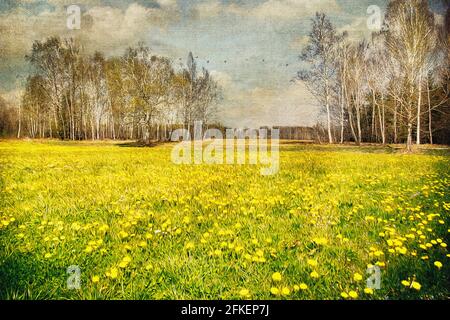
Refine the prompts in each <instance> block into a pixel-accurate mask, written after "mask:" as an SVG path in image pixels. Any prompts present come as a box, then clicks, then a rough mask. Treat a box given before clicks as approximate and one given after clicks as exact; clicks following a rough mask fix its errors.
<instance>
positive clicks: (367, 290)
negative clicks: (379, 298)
mask: <svg viewBox="0 0 450 320" xmlns="http://www.w3.org/2000/svg"><path fill="white" fill-rule="evenodd" d="M364 293H365V294H373V289H372V288H365V289H364Z"/></svg>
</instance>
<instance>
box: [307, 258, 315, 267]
mask: <svg viewBox="0 0 450 320" xmlns="http://www.w3.org/2000/svg"><path fill="white" fill-rule="evenodd" d="M306 262H307V263H308V264H309V265H310V266H311V267H316V266H317V261H316V260H314V259H308V260H307V261H306Z"/></svg>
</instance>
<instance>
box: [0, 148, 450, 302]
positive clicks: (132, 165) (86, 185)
mask: <svg viewBox="0 0 450 320" xmlns="http://www.w3.org/2000/svg"><path fill="white" fill-rule="evenodd" d="M171 149H172V145H170V144H167V145H160V146H156V147H153V148H139V147H132V146H130V145H127V144H114V143H112V142H109V143H88V142H83V143H76V142H57V141H46V142H44V141H35V142H32V141H28V142H25V141H0V188H1V193H0V298H3V299H239V298H248V297H250V298H252V299H272V298H273V299H341V298H342V297H341V293H342V292H346V293H348V292H350V291H355V292H356V293H357V294H358V299H417V298H419V299H445V298H448V297H449V291H450V290H449V289H450V288H449V278H450V277H449V276H450V267H449V263H450V261H449V256H448V250H447V249H448V248H446V247H445V245H444V244H448V243H449V228H450V225H449V212H450V194H449V184H450V173H449V162H450V161H449V159H450V158H449V152H448V150H440V151H432V150H431V151H430V150H428V151H427V150H424V151H423V152H421V153H420V154H413V155H409V154H403V153H402V152H400V151H398V150H396V149H393V148H381V147H374V146H366V147H364V148H361V149H360V148H356V147H351V146H345V147H339V146H318V145H310V146H305V145H297V144H286V145H283V146H282V147H281V168H280V172H279V173H278V175H275V176H268V177H265V176H262V175H260V172H259V168H258V167H257V166H238V165H199V166H195V165H175V164H172V163H171V161H170V152H171ZM421 236H422V237H421ZM427 244H428V246H430V245H431V247H430V248H427V247H426V245H427ZM421 245H422V247H423V246H425V248H426V249H423V248H421ZM389 249H391V252H390V251H389ZM392 251H393V252H392ZM125 257H127V258H129V259H130V260H131V261H130V262H128V263H127V262H126V261H125V262H122V261H123V259H124V258H125ZM308 260H314V261H316V262H317V266H311V264H308ZM435 261H439V262H441V263H442V267H441V268H438V267H436V266H435V265H434V262H435ZM121 262H122V263H121ZM310 262H311V261H310ZM377 262H378V263H379V264H381V266H382V267H381V289H380V290H375V292H374V294H373V295H370V294H366V293H364V291H363V290H364V288H365V278H366V277H367V275H366V269H367V265H368V264H376V263H377ZM313 264H314V263H313ZM71 265H77V266H79V267H80V268H81V288H80V289H79V290H70V289H68V288H67V284H66V281H67V278H68V277H69V275H68V274H67V273H66V270H67V268H68V267H69V266H71ZM120 265H121V266H122V267H123V268H122V267H121V266H120ZM112 268H117V270H118V274H117V277H116V278H113V277H111V269H112ZM312 271H316V272H317V273H318V274H319V277H318V278H312V277H311V276H310V273H311V272H312ZM275 272H280V273H281V274H282V280H281V281H279V282H275V281H274V280H272V274H273V273H275ZM355 273H359V274H361V275H362V276H363V280H362V281H355V280H354V279H353V278H354V274H355ZM108 275H109V276H108ZM94 276H98V277H99V282H97V283H94V282H93V281H92V277H94ZM403 280H406V281H408V282H409V283H410V284H411V282H412V281H415V282H417V283H419V284H420V285H421V288H420V290H416V289H414V288H411V285H409V286H408V287H407V286H404V285H402V283H401V282H402V281H403ZM301 283H304V284H306V285H307V286H308V288H307V289H306V290H299V291H295V290H294V288H296V287H295V286H296V285H299V284H301ZM271 288H278V289H279V290H281V289H283V288H288V289H289V291H290V292H289V294H287V295H285V296H283V295H273V294H272V293H271ZM242 289H247V290H248V291H249V296H247V295H245V294H244V292H241V290H242ZM240 292H241V293H242V294H240Z"/></svg>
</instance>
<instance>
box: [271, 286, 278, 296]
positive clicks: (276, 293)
mask: <svg viewBox="0 0 450 320" xmlns="http://www.w3.org/2000/svg"><path fill="white" fill-rule="evenodd" d="M270 293H271V294H273V295H274V296H277V295H279V294H280V289H278V288H275V287H272V288H270Z"/></svg>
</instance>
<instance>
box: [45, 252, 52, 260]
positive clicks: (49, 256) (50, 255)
mask: <svg viewBox="0 0 450 320" xmlns="http://www.w3.org/2000/svg"><path fill="white" fill-rule="evenodd" d="M51 257H52V254H51V253H49V252H47V253H46V254H45V255H44V258H45V259H49V258H51Z"/></svg>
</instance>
